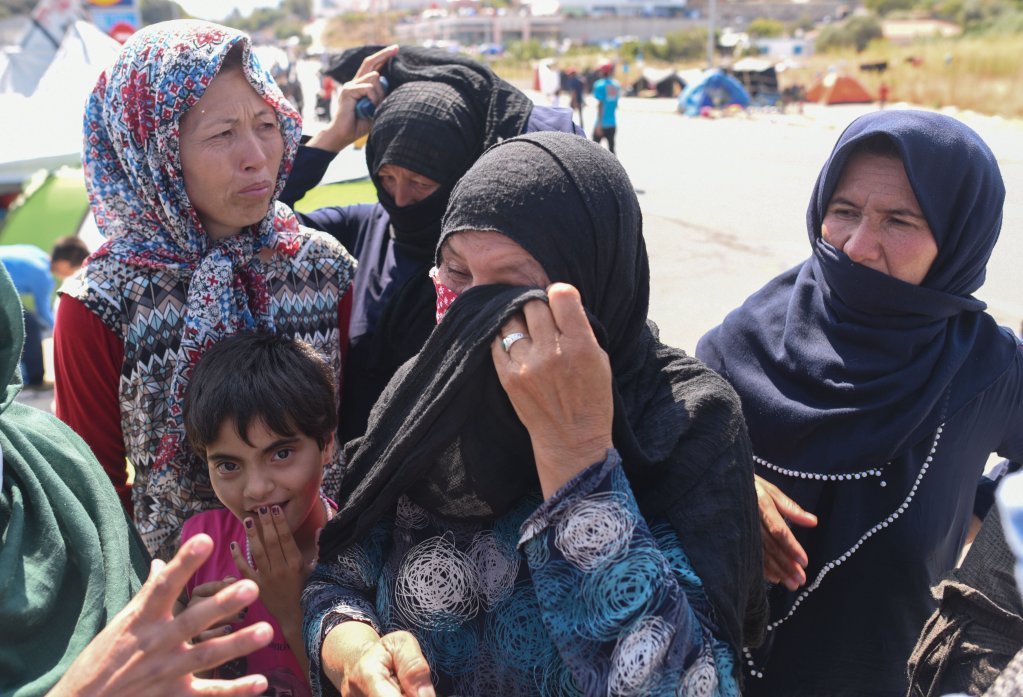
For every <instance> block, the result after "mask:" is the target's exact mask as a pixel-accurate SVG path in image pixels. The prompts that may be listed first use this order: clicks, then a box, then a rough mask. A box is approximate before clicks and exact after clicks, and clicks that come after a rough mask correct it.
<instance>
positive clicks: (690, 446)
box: [0, 20, 1023, 697]
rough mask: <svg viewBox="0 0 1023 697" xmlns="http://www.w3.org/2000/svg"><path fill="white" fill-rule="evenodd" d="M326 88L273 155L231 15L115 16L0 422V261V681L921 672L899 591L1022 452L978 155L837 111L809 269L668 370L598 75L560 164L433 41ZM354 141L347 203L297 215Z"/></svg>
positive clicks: (481, 691) (536, 685)
mask: <svg viewBox="0 0 1023 697" xmlns="http://www.w3.org/2000/svg"><path fill="white" fill-rule="evenodd" d="M330 72H331V74H332V76H333V77H334V78H335V79H337V81H338V83H339V84H340V87H339V89H338V90H337V95H336V97H335V108H334V109H333V115H332V117H331V120H330V123H329V124H328V125H327V127H326V128H325V129H324V130H323V131H322V132H321V133H320V134H318V135H316V136H314V137H313V138H312V139H311V140H310V141H309V142H307V143H305V144H304V145H302V144H300V142H299V136H300V134H301V121H300V118H299V116H298V113H297V112H296V111H295V109H294V108H293V106H292V105H291V104H290V103H289V101H288V100H287V99H285V98H284V96H283V95H282V93H281V91H280V88H279V87H278V85H277V83H276V82H275V81H274V80H273V78H272V77H271V76H270V74H269V73H267V72H266V71H265V70H263V69H262V67H261V66H260V64H259V62H258V60H257V58H256V57H255V55H254V54H253V52H252V51H251V43H250V41H249V39H248V37H247V36H246V35H244V34H242V33H240V32H238V31H236V30H233V29H230V28H227V27H223V26H219V25H215V24H210V23H206V22H199V21H194V20H176V21H172V22H165V23H161V24H156V25H153V26H150V27H147V28H145V29H143V30H141V31H139V32H137V33H136V34H135V35H133V36H132V38H131V39H129V40H128V42H126V43H125V45H124V47H123V49H122V51H121V54H120V56H119V58H118V60H117V62H116V64H115V65H114V66H113V67H112V68H110V69H109V70H108V71H106V72H105V73H104V74H103V75H102V76H101V77H100V79H99V81H98V82H97V84H96V87H95V89H94V91H93V93H92V95H91V96H90V98H89V100H88V104H87V105H86V110H85V115H84V122H85V141H84V142H85V146H84V154H83V159H84V164H85V175H86V182H87V188H88V191H89V198H90V203H91V206H92V210H93V213H94V215H95V217H96V220H97V224H98V226H99V228H100V230H101V232H102V233H103V235H104V236H105V238H106V242H105V243H104V244H103V246H102V247H101V248H100V249H99V250H97V251H96V252H94V253H93V254H92V255H91V256H89V257H88V259H87V260H85V264H84V266H82V267H81V268H80V269H78V270H77V271H74V270H73V269H72V271H73V273H71V275H70V277H69V278H68V279H67V280H66V281H65V282H64V284H63V285H62V287H61V289H60V291H59V292H60V296H61V302H60V304H59V306H58V311H57V315H56V318H55V322H54V324H55V329H54V373H55V382H56V386H55V387H56V389H55V402H56V412H57V414H56V417H54V416H51V415H48V414H44V413H42V412H39V411H36V410H33V409H30V408H28V407H25V406H22V405H20V404H17V403H14V402H13V399H14V396H15V395H16V394H17V392H18V391H19V390H20V389H21V385H22V381H23V378H22V369H21V367H20V362H21V357H22V347H23V345H24V343H25V327H26V324H27V322H26V319H25V318H26V317H27V316H28V315H27V313H26V312H25V311H24V310H23V309H22V307H21V305H20V304H19V302H18V299H17V290H16V288H15V285H14V284H13V283H12V282H11V280H10V276H9V275H8V273H7V272H6V271H4V270H3V269H2V268H0V330H2V331H0V337H3V339H2V342H0V377H3V378H5V379H4V380H3V381H2V382H3V384H4V385H5V391H4V396H3V398H2V399H0V452H2V458H0V467H2V472H3V490H2V497H0V516H2V517H0V524H2V538H0V539H2V540H3V546H2V548H0V571H2V573H0V584H2V587H3V589H4V592H3V593H2V594H0V617H2V619H3V623H2V626H3V627H4V628H5V630H4V632H0V693H3V694H18V695H36V694H55V695H79V694H81V695H85V694H88V695H122V694H152V695H165V694H166V695H171V694H174V695H181V694H195V695H203V694H207V695H212V694H217V695H256V694H271V695H285V694H287V695H321V694H326V695H330V694H341V695H380V696H383V697H389V696H394V697H397V696H398V695H403V694H414V695H418V696H420V697H427V696H429V695H435V694H436V695H456V694H457V695H473V694H478V695H493V694H500V695H532V694H541V695H597V694H612V695H661V694H665V695H667V694H671V695H696V696H703V695H721V696H734V695H739V694H750V695H779V696H781V697H785V696H799V695H814V696H820V695H836V696H843V695H871V696H881V697H885V696H888V695H892V696H895V695H905V694H907V691H910V690H920V689H921V685H920V679H921V677H920V676H921V675H923V673H924V671H921V670H915V669H914V670H913V671H912V672H911V671H910V667H912V666H917V665H918V663H917V662H916V657H917V656H919V655H920V652H919V651H917V652H916V653H914V646H915V645H916V644H917V640H918V637H920V635H921V631H923V630H924V629H925V625H926V626H927V627H931V628H933V627H934V626H938V625H935V622H937V620H935V619H934V618H933V617H931V616H932V613H936V612H937V613H939V614H940V612H941V611H942V610H941V609H939V606H938V603H937V600H936V598H935V596H933V595H932V590H931V589H932V587H935V586H936V585H937V584H939V582H940V581H941V580H942V577H943V575H945V574H947V573H948V572H950V571H951V570H952V569H953V568H954V567H955V566H956V561H957V558H958V556H959V554H960V552H961V551H962V550H963V549H964V546H966V545H968V544H969V543H970V542H971V541H972V538H973V536H974V535H976V533H977V531H978V530H982V531H983V532H982V538H981V539H982V540H983V541H984V542H983V544H981V543H978V546H977V547H975V548H974V550H972V551H971V555H970V556H969V557H968V559H974V560H976V559H977V558H978V557H982V554H981V552H979V551H978V550H986V549H991V548H993V545H994V543H995V542H997V540H998V535H999V527H998V526H999V523H998V522H994V523H991V522H988V523H984V520H985V518H986V517H987V516H988V510H989V509H990V508H991V507H992V500H993V495H992V489H993V486H994V482H993V481H992V479H991V478H990V477H985V476H984V471H985V463H986V461H987V459H988V457H989V456H990V455H991V454H992V453H998V454H999V455H1001V456H1002V457H1004V458H1006V459H1007V460H1008V461H1012V462H1023V344H1021V343H1020V341H1019V340H1018V339H1017V338H1016V337H1015V335H1014V334H1013V333H1012V332H1011V331H1009V330H1007V329H1004V328H1001V327H999V326H997V325H996V323H995V322H994V320H993V319H992V318H991V317H990V316H989V315H988V314H987V313H986V312H985V306H984V304H983V303H982V302H980V301H979V300H977V299H976V298H975V297H974V296H973V293H974V292H975V291H977V289H978V288H980V287H981V285H982V283H983V281H984V273H985V268H986V265H987V262H988V260H989V258H990V256H991V253H992V250H993V248H994V245H995V242H996V240H997V238H998V235H999V232H1000V228H1001V219H1002V207H1003V203H1004V197H1005V189H1004V186H1003V184H1002V179H1001V175H1000V172H999V169H998V164H997V162H996V158H995V156H994V154H993V153H992V152H991V150H990V149H989V148H988V146H987V145H986V144H985V143H984V142H983V140H982V139H981V138H980V137H979V136H978V135H977V134H976V133H975V132H973V131H972V130H970V129H969V128H968V127H966V126H965V125H963V124H962V123H960V122H958V121H956V120H955V119H952V118H950V117H947V116H943V115H939V114H934V113H928V112H920V111H907V110H900V111H885V112H878V113H873V114H869V115H867V116H863V117H861V118H859V119H857V120H856V121H854V122H853V123H852V124H851V125H850V126H849V127H848V128H847V129H846V130H845V131H844V132H843V133H842V135H841V137H840V138H839V140H838V142H837V143H836V145H835V148H834V150H833V152H832V153H831V155H830V156H829V157H828V158H827V160H826V162H825V163H824V166H823V168H822V170H821V173H820V176H819V177H818V180H817V183H816V185H815V187H814V190H813V191H812V193H811V198H810V204H809V208H808V211H807V218H806V219H807V230H806V232H807V235H808V239H809V242H810V256H809V258H808V259H807V260H806V261H805V262H804V263H802V264H800V265H799V266H797V267H796V268H794V269H792V270H791V271H788V272H786V273H784V274H782V275H780V276H778V277H777V278H775V279H774V280H772V281H770V282H769V283H768V284H767V285H765V286H764V288H762V289H761V290H760V291H758V292H757V293H755V294H754V295H753V296H751V297H750V298H749V299H748V300H747V301H746V302H745V303H744V304H743V305H742V306H741V307H739V308H737V309H736V310H734V311H733V312H732V313H730V314H729V315H728V316H727V317H725V318H723V320H722V323H721V325H720V326H718V327H716V328H714V329H713V330H711V331H710V332H708V333H707V334H706V335H705V336H704V337H703V339H702V340H701V341H700V342H699V344H698V346H697V347H695V351H694V352H693V353H687V352H686V351H684V350H682V349H680V348H675V347H672V346H668V345H666V344H664V343H663V342H661V341H660V339H659V336H658V332H657V327H656V325H654V324H653V323H652V322H651V321H650V320H649V318H648V315H647V313H648V304H649V295H650V270H649V264H648V259H647V252H646V246H645V243H644V238H643V230H642V214H641V211H640V206H639V202H638V200H637V198H636V194H635V191H634V189H633V186H632V184H631V182H630V180H629V176H628V174H627V172H626V171H625V169H624V168H623V167H622V165H621V164H620V163H619V161H618V160H617V158H616V157H615V155H614V153H613V151H614V129H615V123H614V107H613V106H608V104H609V103H610V101H609V100H610V99H611V98H612V97H613V99H614V102H615V104H616V103H617V89H616V88H615V85H616V84H617V83H614V81H613V78H612V76H611V74H610V72H611V71H608V74H607V76H606V78H607V79H606V81H602V82H605V84H604V85H603V86H602V87H601V90H602V92H601V94H602V97H598V99H599V101H600V102H601V108H600V110H599V111H598V123H597V128H598V132H595V133H594V134H593V136H592V140H591V139H590V138H587V137H586V134H585V133H584V132H583V131H582V130H581V129H580V128H579V127H578V126H576V125H575V124H573V121H572V118H573V111H572V110H571V109H567V108H565V109H559V108H555V107H541V106H535V105H533V104H532V102H531V101H530V100H529V99H528V97H527V96H526V95H525V94H523V93H522V92H521V91H519V90H517V89H516V88H514V87H513V86H511V85H510V84H508V83H507V82H505V81H504V80H502V79H500V78H499V77H497V76H496V75H495V74H494V73H493V72H492V71H491V70H490V69H489V68H487V67H485V66H482V65H480V64H478V63H475V62H474V61H471V60H469V59H465V58H461V57H458V56H452V55H450V54H446V53H440V52H435V51H431V50H427V49H417V48H410V47H401V48H399V47H397V46H388V47H384V46H367V47H362V48H359V49H354V50H352V51H349V52H347V53H346V54H344V55H343V56H341V58H340V59H339V61H338V62H337V64H336V65H334V66H332V68H331V71H330ZM598 84H599V83H598ZM366 100H368V103H369V105H370V107H371V108H370V109H368V110H367V109H366V108H365V104H366ZM360 104H362V106H360ZM598 136H599V137H602V138H604V139H606V140H608V145H609V147H610V150H608V149H605V148H604V147H602V146H601V145H599V144H598V143H595V142H593V141H594V140H598V139H599V138H598ZM362 137H368V141H367V145H366V158H367V164H368V166H369V171H370V177H371V179H372V182H373V185H374V187H375V188H376V193H377V199H378V200H377V203H373V204H365V205H356V206H343V207H342V206H333V207H328V208H323V209H320V210H316V211H313V212H311V213H306V214H297V213H295V212H294V211H293V210H292V208H291V207H290V204H291V203H293V202H294V201H295V200H297V199H298V198H300V197H301V196H302V195H303V194H304V193H305V192H306V191H307V190H308V189H310V188H311V187H312V186H314V185H315V184H316V182H317V181H318V180H319V179H320V177H321V175H322V173H323V171H324V170H325V168H326V167H327V166H328V165H329V163H330V162H331V160H332V159H333V158H334V157H335V156H336V154H337V153H338V152H340V151H341V150H343V149H345V148H348V147H351V146H352V144H353V143H355V142H356V141H357V140H359V139H360V138H362ZM53 259H54V261H53V263H54V264H56V263H57V261H56V260H57V255H56V253H55V254H54V257H53ZM79 261H81V260H79ZM55 272H56V269H55ZM8 337H9V338H8ZM58 417H59V418H58ZM129 464H130V468H129ZM989 539H993V540H994V542H989ZM1003 558H1004V559H1011V554H1006V555H1001V556H999V557H998V559H1000V560H1001V559H1003ZM990 561H991V558H989V557H983V558H981V560H980V561H979V562H976V561H974V562H971V564H981V563H984V562H990ZM1010 563H1011V562H1010ZM147 567H148V573H147ZM962 578H963V579H966V581H965V582H967V583H968V582H970V581H971V580H976V579H986V580H988V581H990V580H992V579H1001V580H1002V582H1003V585H1004V579H1010V580H1011V573H1002V574H994V573H987V574H985V573H971V574H969V575H964V576H963V577H962ZM945 583H948V582H947V581H946V582H945ZM1003 590H1004V589H1003ZM1006 595H1008V596H1010V597H1011V596H1012V595H1013V594H1012V593H1008V594H1006V593H1001V594H997V597H999V598H1001V597H1005V596H1006ZM1017 599H1018V597H1017ZM1018 606H1019V603H1016V604H1015V605H1011V604H1009V607H1010V609H1008V610H1005V612H1007V613H1009V614H1010V615H1011V614H1012V613H1013V612H1015V610H1014V609H1013V608H1016V607H1018ZM1000 607H1001V606H1000ZM935 616H936V617H937V616H938V615H935ZM929 618H930V619H929ZM1020 624H1021V625H1023V618H1020ZM939 625H940V626H944V625H941V624H940V622H939ZM993 634H994V635H996V636H998V634H997V632H994V633H993ZM926 636H927V635H926V632H925V637H924V639H921V642H922V644H923V642H924V641H925V639H926ZM943 636H944V635H943ZM957 636H958V635H955V636H952V637H951V638H948V637H946V638H945V639H943V641H944V644H943V646H944V647H945V648H948V647H949V646H951V645H953V644H955V642H956V641H957V639H956V637H957ZM971 641H973V642H974V644H971V646H974V645H978V646H980V647H981V648H983V645H984V638H983V636H981V638H980V639H976V638H973V639H971ZM1013 641H1014V640H1013V639H1012V637H1008V638H1006V639H1005V642H1008V648H1007V647H1006V646H1005V645H1004V644H1005V642H1002V643H1001V644H999V646H998V647H997V651H995V650H994V649H992V653H991V654H990V655H995V654H997V656H998V657H999V660H1000V661H1001V663H998V664H997V665H996V664H995V662H993V660H990V659H989V660H986V662H985V663H984V667H985V670H978V671H974V672H973V673H971V676H973V677H971V678H970V680H972V682H970V680H967V681H966V682H965V683H964V684H965V685H966V687H962V688H960V689H969V690H970V691H972V692H971V693H973V694H979V693H980V692H983V690H985V689H987V687H988V686H989V685H990V684H991V683H992V682H994V679H995V678H996V677H997V675H998V673H999V672H1000V668H1002V667H1004V666H1005V664H1007V663H1008V662H1009V659H1011V658H1012V657H1013V654H1014V653H1015V652H1016V651H1018V650H1020V649H1023V632H1021V633H1020V636H1019V639H1018V645H1016V646H1015V648H1014V650H1010V649H1012V647H1013V646H1014V644H1013ZM911 654H913V656H914V661H913V662H911V661H910V656H911ZM932 677H933V676H932ZM939 677H940V676H939ZM1009 679H1010V678H1008V677H1003V680H1002V681H1001V682H1000V683H999V684H1000V685H1002V689H1004V686H1005V684H1006V683H1007V681H1008V680H1009ZM938 685H940V680H938V679H934V680H932V681H931V683H929V684H928V687H927V689H928V690H931V691H930V692H926V694H941V693H940V692H937V691H934V690H937V689H940V688H939V687H937V686H938ZM924 693H925V692H919V694H924ZM1000 694H1009V693H1008V692H1004V693H1000Z"/></svg>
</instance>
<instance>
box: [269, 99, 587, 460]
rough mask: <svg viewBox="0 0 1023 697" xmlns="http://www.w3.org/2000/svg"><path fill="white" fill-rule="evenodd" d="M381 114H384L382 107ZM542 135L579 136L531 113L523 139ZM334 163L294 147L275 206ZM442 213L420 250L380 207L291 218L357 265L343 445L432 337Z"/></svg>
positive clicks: (551, 114)
mask: <svg viewBox="0 0 1023 697" xmlns="http://www.w3.org/2000/svg"><path fill="white" fill-rule="evenodd" d="M452 108H454V107H452ZM381 112H384V113H385V114H386V111H385V110H384V107H383V106H381ZM378 113H379V112H378ZM541 130H563V131H565V132H568V133H573V132H574V133H577V134H579V135H581V134H580V133H579V131H578V130H577V129H575V128H574V126H573V124H572V114H571V112H569V111H568V110H567V109H555V108H552V107H542V106H538V107H536V108H535V109H533V111H532V113H531V114H530V117H529V121H528V123H527V124H526V132H527V133H529V132H534V131H541ZM333 159H334V154H333V153H330V152H327V151H325V150H320V149H319V148H310V147H305V146H302V147H299V149H298V155H297V156H296V158H295V165H294V167H293V168H292V172H291V176H290V177H289V179H288V183H287V185H286V186H285V188H284V191H283V193H282V194H281V200H282V201H283V202H285V203H287V204H288V205H291V206H294V203H295V201H297V200H298V199H300V198H302V196H303V195H304V194H305V193H306V191H308V190H310V189H312V188H313V187H314V186H316V185H317V184H318V183H319V181H320V179H321V178H322V177H323V173H324V172H325V171H326V169H327V167H328V166H329V165H330V162H331V161H332V160H333ZM470 164H471V163H470ZM465 166H466V168H468V166H469V165H468V164H467V165H465ZM378 191H379V188H378ZM385 193H386V192H385ZM410 208H414V206H413V207H410ZM441 213H442V211H441V212H438V213H437V218H436V230H435V232H434V233H432V234H433V237H432V239H431V240H425V239H423V240H422V243H421V244H417V243H408V244H405V243H402V242H400V241H399V240H398V239H396V238H397V234H396V232H395V231H394V230H393V229H392V225H391V218H390V216H389V215H388V213H387V211H386V210H385V208H384V206H383V205H382V204H379V203H377V204H362V205H355V206H345V207H341V206H334V207H329V208H321V209H319V210H316V211H313V212H312V213H309V214H303V213H296V215H297V216H298V218H299V220H300V221H301V223H302V224H303V225H307V226H309V227H313V228H316V229H319V230H323V231H325V232H327V233H328V234H330V235H332V236H333V237H335V238H337V239H338V240H339V241H340V242H341V244H343V245H344V246H345V248H347V249H348V251H349V252H350V253H351V254H352V256H354V257H355V258H356V259H358V261H359V266H358V269H357V270H356V272H355V279H354V281H353V283H352V290H353V303H352V317H351V321H350V322H349V328H348V336H349V348H348V354H347V356H346V357H345V365H344V376H343V380H342V386H341V387H342V392H343V394H342V405H341V421H340V427H339V430H338V434H339V438H340V440H341V442H342V443H344V442H347V441H349V440H351V439H353V438H356V437H358V436H361V435H362V434H363V432H364V431H365V430H366V421H367V419H368V418H369V411H370V409H371V408H372V406H373V403H374V402H375V401H376V399H377V397H378V396H379V395H380V393H381V392H382V391H383V389H384V386H385V385H387V381H388V380H390V378H391V376H392V375H393V374H394V371H395V370H397V369H398V366H400V365H401V364H402V363H404V362H405V361H407V360H408V359H409V358H411V357H412V356H414V355H415V354H416V353H418V352H419V349H420V348H422V346H423V343H424V342H425V341H426V338H427V337H428V336H429V335H430V332H431V331H433V327H434V325H435V324H436V322H435V319H434V306H435V300H436V296H435V294H434V290H433V284H432V283H431V281H430V279H429V277H428V276H427V272H428V271H429V269H430V265H431V264H432V259H433V252H434V249H435V247H436V246H437V239H438V237H439V235H440V219H441ZM392 232H394V233H395V234H392ZM405 239H406V240H408V237H406V238H405ZM427 241H429V245H427ZM427 246H429V249H427ZM424 252H425V257H424Z"/></svg>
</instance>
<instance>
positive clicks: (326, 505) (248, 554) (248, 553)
mask: <svg viewBox="0 0 1023 697" xmlns="http://www.w3.org/2000/svg"><path fill="white" fill-rule="evenodd" d="M320 503H322V504H323V511H324V513H326V514H327V522H328V523H329V522H330V519H331V518H333V517H334V509H333V508H332V507H331V505H330V501H328V500H327V497H326V496H324V495H323V492H322V491H321V492H320ZM245 561H247V562H249V567H250V568H252V569H255V568H256V564H255V562H253V561H252V547H251V545H249V538H248V536H247V535H246V537H245Z"/></svg>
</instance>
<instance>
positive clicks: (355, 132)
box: [307, 44, 398, 152]
mask: <svg viewBox="0 0 1023 697" xmlns="http://www.w3.org/2000/svg"><path fill="white" fill-rule="evenodd" d="M397 53H398V46H397V44H395V45H393V46H388V47H387V48H383V49H381V50H379V51H377V52H376V53H374V54H373V55H371V56H367V57H366V59H365V60H363V61H362V65H360V66H359V70H358V72H356V73H355V77H354V78H352V79H351V80H349V81H348V82H346V83H345V84H343V85H341V89H340V90H339V91H338V95H337V108H336V109H334V116H333V118H332V119H331V120H330V123H329V124H328V125H327V127H326V128H324V129H323V130H322V131H320V132H319V133H317V134H316V135H314V136H313V137H312V138H310V139H309V142H308V143H307V145H310V146H312V147H315V148H320V149H321V150H329V151H330V152H340V151H342V150H344V149H345V148H347V147H348V146H349V145H351V144H352V143H354V142H355V141H357V140H358V139H359V138H362V137H363V136H364V135H366V134H367V133H369V129H370V127H371V126H372V125H373V120H372V119H360V118H358V117H357V116H356V115H355V104H356V103H357V102H358V101H359V100H360V99H362V98H363V97H369V100H370V101H371V102H373V104H374V105H377V104H380V102H382V101H383V99H384V97H385V96H387V95H386V93H385V92H384V88H383V86H382V85H381V84H380V72H379V71H380V69H381V68H383V66H384V65H385V64H386V63H387V61H389V60H391V58H393V57H394V56H395V55H397Z"/></svg>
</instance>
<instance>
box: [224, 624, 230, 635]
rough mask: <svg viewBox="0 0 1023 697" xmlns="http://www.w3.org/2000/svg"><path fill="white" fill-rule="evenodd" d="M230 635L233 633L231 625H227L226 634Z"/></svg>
mask: <svg viewBox="0 0 1023 697" xmlns="http://www.w3.org/2000/svg"><path fill="white" fill-rule="evenodd" d="M230 633H231V625H227V626H226V627H224V634H230Z"/></svg>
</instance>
